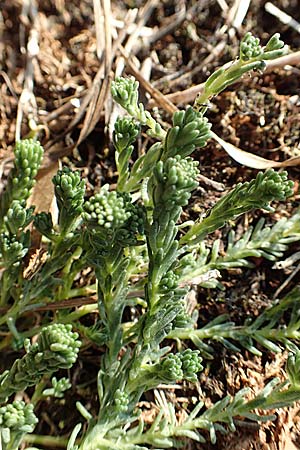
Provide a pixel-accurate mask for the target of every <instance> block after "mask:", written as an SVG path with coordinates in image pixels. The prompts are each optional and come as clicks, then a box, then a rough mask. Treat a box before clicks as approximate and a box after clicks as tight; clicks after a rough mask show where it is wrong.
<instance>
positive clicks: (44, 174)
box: [28, 161, 58, 248]
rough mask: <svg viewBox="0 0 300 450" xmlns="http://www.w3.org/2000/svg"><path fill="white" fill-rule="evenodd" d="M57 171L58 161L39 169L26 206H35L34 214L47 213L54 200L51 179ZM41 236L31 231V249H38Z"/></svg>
mask: <svg viewBox="0 0 300 450" xmlns="http://www.w3.org/2000/svg"><path fill="white" fill-rule="evenodd" d="M57 169H58V161H53V162H52V164H51V165H49V166H48V167H45V168H41V169H40V170H39V173H38V175H37V178H36V184H35V186H34V188H33V191H32V194H31V196H30V198H29V200H28V206H30V205H34V206H35V213H39V212H42V211H45V212H49V211H50V210H51V205H52V204H53V199H54V190H53V184H52V177H53V176H54V175H55V174H56V172H57ZM40 241H41V235H40V233H38V232H37V231H36V230H35V229H33V230H32V239H31V244H32V247H33V248H39V246H40Z"/></svg>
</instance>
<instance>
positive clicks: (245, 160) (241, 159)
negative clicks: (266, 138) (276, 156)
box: [211, 131, 300, 169]
mask: <svg viewBox="0 0 300 450" xmlns="http://www.w3.org/2000/svg"><path fill="white" fill-rule="evenodd" d="M211 137H212V138H213V139H215V140H216V141H217V142H218V144H220V145H221V147H223V149H224V150H225V151H226V152H227V153H228V155H229V156H230V157H231V158H232V159H234V160H235V161H236V162H238V163H239V164H242V165H244V166H247V167H251V168H252V169H269V168H271V167H290V166H298V165H300V156H294V157H293V158H289V159H286V160H285V161H273V160H270V159H265V158H262V157H261V156H257V155H254V154H253V153H249V152H246V151H245V150H241V149H240V148H238V147H236V146H235V145H233V144H230V143H229V142H226V141H224V139H221V138H220V137H219V136H218V135H217V134H216V133H214V132H213V131H211Z"/></svg>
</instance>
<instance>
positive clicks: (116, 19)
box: [0, 0, 300, 450]
mask: <svg viewBox="0 0 300 450" xmlns="http://www.w3.org/2000/svg"><path fill="white" fill-rule="evenodd" d="M265 3H266V2H265V1H264V0H252V1H251V2H250V6H249V8H248V10H247V8H246V4H247V2H246V1H245V2H243V1H240V2H238V1H236V2H234V1H232V0H227V1H226V2H225V1H224V0H223V1H221V0H220V1H214V0H202V1H195V0H187V1H185V0H176V1H170V0H162V1H155V0H148V1H140V0H136V1H134V0H125V1H122V2H121V1H118V0H112V1H111V4H110V2H109V1H105V0H102V1H101V0H99V2H97V1H95V2H94V4H95V5H97V4H98V6H97V7H96V9H95V10H94V8H93V1H92V0H71V1H65V0H53V1H50V0H39V1H38V0H36V1H33V0H32V1H31V2H25V1H22V0H2V1H1V10H0V168H1V174H3V179H5V176H6V174H7V173H8V171H9V169H10V167H11V162H12V158H13V146H14V142H15V140H16V139H18V138H20V137H22V138H24V137H26V136H30V135H31V134H32V133H38V137H39V140H40V141H41V143H42V144H43V145H44V147H45V150H46V155H45V158H44V161H43V170H42V172H41V174H40V175H39V181H38V186H39V188H38V190H37V191H36V194H35V198H34V199H33V203H34V204H36V205H37V208H38V209H39V210H41V209H44V210H45V208H46V209H47V207H50V204H51V201H52V197H53V192H52V186H51V178H52V176H53V174H54V173H55V171H56V170H57V168H58V166H59V164H61V163H62V164H67V165H69V166H71V167H74V168H77V169H79V170H80V171H81V173H82V176H83V177H84V178H85V180H86V183H87V188H88V194H89V193H91V192H93V191H94V189H97V188H99V187H100V186H101V185H103V184H104V183H106V182H109V183H114V181H115V177H116V171H115V170H116V169H115V166H114V159H113V148H112V146H111V144H110V135H111V123H112V122H113V118H114V117H115V114H116V112H117V110H116V108H115V107H114V106H113V105H112V101H111V98H110V93H109V85H110V81H111V80H112V79H113V78H114V76H115V74H116V73H117V74H118V75H120V74H123V75H124V74H126V75H130V74H134V75H136V71H137V72H138V73H139V75H140V85H141V100H142V101H143V103H144V104H145V106H146V107H147V108H149V109H150V110H151V111H153V113H154V114H155V116H156V118H157V119H158V120H160V121H161V122H162V123H166V124H168V123H170V121H171V115H170V109H169V108H168V103H167V101H171V102H173V104H175V105H177V106H178V107H180V108H184V107H185V106H186V105H187V104H188V103H192V102H193V99H194V97H195V95H196V94H195V92H194V93H191V91H190V90H189V89H190V88H192V87H193V86H196V85H198V84H200V83H203V82H204V81H205V79H206V78H207V77H208V75H209V74H210V73H211V72H212V71H213V70H214V69H215V68H217V67H219V66H221V65H222V64H224V63H226V62H228V61H230V60H232V59H234V58H235V57H236V55H237V51H238V45H239V41H240V38H241V37H242V36H243V35H244V34H245V33H246V32H247V31H251V32H252V33H253V34H255V35H257V36H258V37H260V38H261V40H262V42H266V40H267V39H268V37H269V36H270V35H272V34H273V33H275V32H280V34H281V36H282V38H283V40H284V41H285V43H286V44H288V45H289V46H290V48H291V51H297V50H298V49H299V47H300V34H299V33H298V32H297V31H295V30H294V29H293V28H291V27H290V26H289V25H285V24H283V23H282V22H281V21H280V20H279V19H278V17H275V16H273V15H271V14H269V13H268V12H267V11H266V9H265ZM237 4H244V8H245V13H246V16H245V19H244V20H243V21H242V23H241V24H239V25H238V26H234V18H235V17H236V16H234V11H235V9H234V8H235V6H236V5H237ZM274 4H275V5H276V6H277V7H279V8H281V10H283V11H284V12H285V13H287V14H289V15H290V16H292V17H293V18H294V19H296V20H299V21H300V12H299V2H298V0H289V1H288V0H278V1H274ZM226 5H227V8H226ZM95 24H96V25H95ZM149 85H150V87H153V88H155V89H157V90H158V91H159V92H160V93H161V94H163V95H162V96H160V97H158V98H156V99H155V102H153V100H151V96H150V95H149ZM299 89H300V62H299V59H298V63H297V62H296V63H293V64H290V65H288V66H282V67H279V68H276V69H273V70H269V71H266V72H265V73H263V74H252V75H251V76H246V77H244V78H243V79H242V80H241V81H240V82H239V83H237V84H235V85H234V86H232V87H231V88H230V89H228V90H227V91H226V92H223V93H222V94H220V95H219V96H217V97H216V98H215V100H214V102H213V104H212V105H211V107H210V108H209V111H208V117H209V119H210V121H211V122H212V124H213V130H214V131H215V132H216V133H217V134H218V135H219V136H220V137H222V138H223V139H225V140H227V141H228V142H231V143H233V144H234V145H237V146H239V147H240V148H242V149H244V150H247V151H249V152H252V153H254V154H257V155H260V156H262V157H264V158H267V159H271V160H274V161H282V160H285V159H287V158H289V157H292V156H299V155H300V145H299V134H300V128H299V123H300V122H299V119H300V113H299V104H300V100H299V92H300V90H299ZM147 145H149V142H148V141H147V138H146V137H145V136H143V138H142V140H141V142H140V148H141V149H142V148H145V147H147ZM195 158H197V159H199V161H200V168H201V174H202V175H203V176H204V177H203V180H202V181H201V188H200V189H199V191H197V193H196V195H195V197H194V200H193V203H192V204H191V206H190V209H189V211H187V213H186V214H187V215H189V216H190V217H192V218H194V217H196V216H197V214H199V211H200V210H202V208H209V207H211V206H212V205H213V204H214V203H215V201H216V200H217V199H218V198H219V197H220V196H221V195H222V190H223V189H226V188H229V187H231V186H234V185H235V184H236V183H238V182H240V181H242V180H243V181H245V180H249V179H251V178H252V177H254V176H255V175H256V173H257V171H256V170H254V169H249V168H247V167H244V166H241V165H239V164H238V163H236V162H235V161H233V160H232V159H231V158H230V157H229V156H228V155H227V153H226V152H225V151H224V150H222V149H221V147H220V146H219V145H218V144H216V143H215V142H214V141H211V142H210V143H209V145H208V146H207V147H205V148H204V149H201V150H200V151H198V152H197V154H196V155H195ZM288 171H289V176H290V178H291V179H293V180H294V181H295V183H296V184H298V178H299V168H298V167H292V168H290V169H288ZM218 183H220V184H218ZM220 186H221V187H220ZM222 186H223V187H222ZM298 204H299V195H297V193H296V194H295V196H294V197H293V198H292V200H290V201H288V202H287V203H284V204H278V205H277V206H278V208H277V211H276V213H274V214H272V215H268V222H269V223H272V222H275V221H276V220H278V219H279V218H280V217H283V216H289V215H290V214H291V213H292V212H293V210H294V208H295V207H296V206H297V205H298ZM262 214H263V213H262V212H257V211H256V212H254V213H253V214H248V215H247V216H246V217H243V218H242V219H240V220H239V221H238V223H237V226H236V230H237V232H238V233H242V232H243V230H245V229H246V228H247V227H248V226H249V225H250V224H251V223H254V222H255V221H256V220H257V219H258V217H260V216H261V215H262ZM226 231H227V230H226V229H225V230H222V233H223V235H224V236H225V234H226ZM220 236H221V234H220ZM298 250H299V245H298V244H297V245H293V246H291V248H290V251H289V253H290V254H292V253H294V252H296V251H298ZM272 266H273V264H272V263H271V262H270V261H266V260H256V261H255V267H254V269H246V271H243V273H242V272H241V271H238V270H236V271H232V272H230V273H225V274H224V275H223V284H224V286H225V290H224V291H223V292H220V291H217V290H211V291H207V290H203V289H199V290H198V291H197V300H198V303H199V320H200V321H201V323H202V324H203V323H205V322H208V321H209V320H211V319H212V318H214V317H215V316H216V314H221V313H225V312H226V313H228V314H229V315H230V316H231V318H232V319H233V320H234V321H235V322H237V323H243V322H244V321H245V319H246V318H247V317H249V316H257V315H258V314H259V312H260V311H261V310H262V308H264V307H265V306H266V305H268V304H271V302H272V299H273V294H274V292H275V291H276V289H278V288H279V287H280V286H281V285H282V283H284V282H285V280H286V279H287V277H288V276H289V274H290V272H285V271H279V270H274V269H273V268H272ZM297 282H299V277H297V275H296V276H295V277H294V278H293V279H292V280H291V282H290V283H289V284H288V285H287V286H286V288H285V289H284V290H283V292H282V293H281V295H284V293H286V292H288V290H290V289H291V288H292V287H293V286H294V285H295V284H297ZM213 345H214V346H215V351H216V355H218V357H217V358H216V359H215V360H213V361H211V362H209V364H208V365H207V368H206V370H205V372H204V373H203V374H202V375H201V378H200V385H201V390H202V391H201V392H202V394H203V395H204V396H205V398H206V404H207V406H209V404H210V403H211V402H216V401H217V400H219V399H221V398H223V397H224V396H225V395H226V394H228V393H229V394H234V393H235V392H237V390H238V389H241V388H242V387H245V386H249V387H251V388H252V389H253V390H255V391H257V390H259V389H261V388H262V387H263V386H264V385H265V383H266V382H267V381H268V380H270V378H273V377H274V376H279V377H282V375H283V368H284V363H285V360H286V355H285V354H283V355H275V354H272V353H270V352H266V351H264V354H263V357H262V358H258V357H254V356H253V355H251V354H249V353H248V352H246V351H241V353H239V354H236V353H234V354H233V353H232V352H230V351H229V350H226V349H225V348H223V347H222V346H221V344H220V345H218V344H213ZM13 356H14V355H13V354H12V355H11V357H12V358H13ZM98 363H99V352H98V351H97V349H95V348H92V347H87V348H86V349H84V351H82V352H81V356H80V360H79V363H78V365H77V367H76V368H75V370H74V371H73V372H72V381H73V385H74V386H77V388H76V391H73V392H72V395H71V396H69V397H67V399H66V401H65V402H57V403H55V404H54V405H53V404H51V405H50V404H47V402H44V404H42V405H40V409H41V411H38V414H39V413H40V414H39V415H40V416H41V417H42V420H41V421H40V423H39V425H38V427H37V429H36V431H35V432H36V433H38V434H48V435H56V436H57V435H65V434H67V433H69V432H70V431H71V430H72V429H73V427H74V425H75V424H76V423H77V422H78V421H79V420H80V418H79V414H78V412H77V410H76V408H75V401H77V400H80V401H81V402H82V403H83V404H84V405H85V406H86V407H87V409H89V410H91V411H96V410H97V400H96V396H95V392H96V376H97V370H98ZM193 395H194V396H195V395H198V393H197V391H191V390H188V389H187V388H186V390H184V389H183V390H182V391H181V392H180V394H178V393H177V392H169V393H168V397H169V398H170V399H171V400H172V401H174V402H175V403H176V404H177V405H178V408H179V411H180V408H184V404H185V402H186V399H188V398H192V397H193ZM144 407H145V408H144V409H145V419H146V420H149V422H151V421H152V420H153V411H155V409H154V407H153V395H152V394H149V395H148V396H146V397H145V399H144ZM66 411H67V414H66ZM298 412H299V406H297V405H296V406H295V407H294V408H291V409H289V410H287V409H284V410H281V411H278V412H276V417H277V419H276V421H274V422H267V423H266V424H263V425H260V426H258V425H256V424H253V423H249V422H247V421H244V420H242V419H241V420H240V421H238V422H237V431H236V432H235V433H231V434H229V435H226V436H219V439H218V442H217V444H216V445H215V446H213V445H211V444H210V443H209V441H208V442H207V443H206V444H201V445H200V444H196V443H186V447H185V448H186V449H199V450H200V449H201V450H212V449H218V450H225V449H226V450H238V449H239V450H250V449H253V450H254V449H255V450H292V449H297V448H300V425H299V416H298ZM207 437H208V436H207ZM48 448H53V447H51V445H50V446H48Z"/></svg>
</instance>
